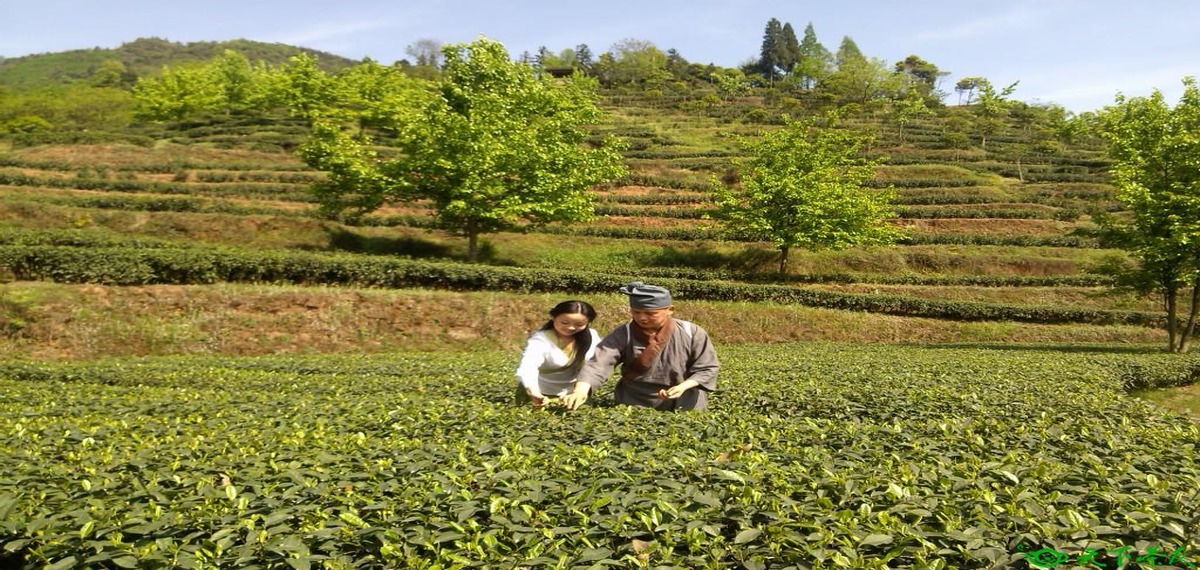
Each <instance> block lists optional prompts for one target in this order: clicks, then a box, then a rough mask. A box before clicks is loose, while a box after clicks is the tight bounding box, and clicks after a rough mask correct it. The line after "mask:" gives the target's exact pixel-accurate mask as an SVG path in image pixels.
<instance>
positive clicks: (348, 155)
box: [301, 38, 624, 260]
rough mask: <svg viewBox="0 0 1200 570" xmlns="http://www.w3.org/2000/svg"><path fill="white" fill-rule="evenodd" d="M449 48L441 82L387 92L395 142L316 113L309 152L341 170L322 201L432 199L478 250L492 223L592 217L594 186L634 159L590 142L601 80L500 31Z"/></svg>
mask: <svg viewBox="0 0 1200 570" xmlns="http://www.w3.org/2000/svg"><path fill="white" fill-rule="evenodd" d="M443 53H444V55H445V62H446V63H445V66H444V68H443V76H442V78H441V79H440V80H439V81H438V82H437V84H436V90H434V91H429V92H423V91H419V90H408V91H406V92H405V94H403V95H401V96H398V97H396V98H394V99H392V98H383V99H381V100H380V101H381V102H380V103H379V106H380V107H381V109H380V110H379V112H377V113H375V115H376V116H378V117H381V118H382V119H384V120H386V124H384V125H382V127H383V128H384V129H385V130H386V131H387V132H388V134H389V135H391V136H392V137H393V138H392V139H391V141H389V145H390V147H391V148H389V149H386V150H384V151H380V150H377V147H376V146H375V145H376V144H379V143H380V142H382V141H377V140H376V138H373V137H371V136H369V133H363V132H361V131H351V130H348V129H347V128H345V126H344V121H339V120H335V117H336V115H326V118H322V119H321V120H318V121H317V122H316V124H315V125H314V128H313V133H312V137H311V139H310V141H309V142H308V143H306V144H305V146H304V147H303V148H302V151H301V156H302V158H303V159H304V161H305V162H306V163H308V164H309V165H310V166H313V167H314V168H317V169H320V170H323V171H326V172H328V173H329V179H328V181H327V182H326V183H325V184H323V185H321V186H320V187H318V189H317V190H318V197H319V198H320V200H321V202H322V204H323V205H324V206H325V207H326V208H327V209H329V210H332V211H340V210H344V209H347V208H350V209H354V210H356V211H357V212H359V213H365V212H369V211H371V210H374V209H376V208H378V207H380V206H382V205H383V204H385V203H389V202H397V201H406V200H414V199H425V200H429V201H431V202H432V204H433V207H434V208H435V210H436V215H437V218H438V220H439V222H440V223H441V224H442V226H443V227H446V228H450V229H453V230H455V231H458V232H460V233H461V234H463V235H465V236H466V237H467V240H468V257H469V258H470V259H471V260H475V259H476V257H477V255H478V250H479V248H478V237H479V236H480V235H481V234H484V233H489V232H495V231H499V230H502V229H507V228H513V227H516V226H518V225H519V224H520V223H522V222H525V223H531V224H545V223H550V222H567V221H576V220H583V219H587V218H588V217H589V216H590V215H591V214H592V198H591V195H590V193H589V192H588V188H589V187H591V186H592V185H593V184H596V183H598V182H602V181H605V180H609V179H611V178H615V177H617V176H619V175H620V174H621V173H622V172H623V170H624V167H623V164H622V158H621V155H620V153H619V152H618V149H616V148H614V147H612V146H601V147H599V148H591V149H589V148H586V147H585V144H584V139H585V137H586V136H587V130H586V129H585V126H586V125H590V124H593V123H595V122H596V121H597V120H598V119H599V117H600V110H599V109H598V108H597V106H596V104H595V102H594V93H593V90H594V81H591V80H588V79H587V78H585V77H583V76H581V75H579V74H576V75H575V76H574V77H572V78H571V79H570V80H569V81H566V82H559V81H556V80H552V79H549V78H545V77H542V76H541V75H540V74H538V73H537V72H536V70H534V69H533V68H532V67H530V66H529V65H526V64H522V63H520V62H514V61H512V60H510V59H509V56H508V53H507V51H506V50H505V49H504V46H502V45H501V44H500V43H498V42H495V41H492V40H488V39H482V38H481V39H479V40H476V41H475V42H472V43H470V44H464V45H449V46H446V47H445V48H444V50H443Z"/></svg>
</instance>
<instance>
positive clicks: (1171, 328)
mask: <svg viewBox="0 0 1200 570" xmlns="http://www.w3.org/2000/svg"><path fill="white" fill-rule="evenodd" d="M1163 296H1164V300H1165V301H1166V304H1167V345H1168V346H1169V347H1170V349H1171V352H1175V351H1176V350H1177V349H1176V346H1175V338H1176V334H1175V332H1176V330H1177V329H1178V326H1176V322H1175V313H1176V310H1177V307H1176V303H1177V302H1178V297H1179V290H1178V288H1176V287H1168V288H1167V289H1166V290H1165V291H1163Z"/></svg>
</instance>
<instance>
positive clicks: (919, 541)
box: [0, 344, 1200, 569]
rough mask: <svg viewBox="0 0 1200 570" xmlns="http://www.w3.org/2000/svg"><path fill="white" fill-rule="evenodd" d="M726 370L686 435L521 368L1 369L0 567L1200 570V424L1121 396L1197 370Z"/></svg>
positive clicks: (816, 356)
mask: <svg viewBox="0 0 1200 570" xmlns="http://www.w3.org/2000/svg"><path fill="white" fill-rule="evenodd" d="M718 349H719V351H720V356H721V358H722V361H723V365H724V366H723V368H722V373H721V379H720V390H719V391H718V393H716V394H715V395H714V396H713V398H712V409H711V410H709V411H707V412H702V413H678V414H675V413H660V412H653V411H650V410H644V409H634V408H628V407H614V406H610V405H608V404H607V402H608V401H610V397H609V393H608V390H610V389H611V385H609V386H606V387H605V389H602V391H601V393H600V394H599V395H598V396H597V397H596V398H594V399H593V401H592V403H589V405H588V406H587V407H586V408H585V409H582V410H579V411H577V412H574V413H567V412H564V411H562V410H561V409H555V408H551V409H547V410H540V411H539V410H532V409H526V408H518V407H516V406H514V405H513V404H511V403H510V397H511V395H512V391H513V379H512V377H511V373H512V369H513V367H514V366H515V363H516V362H515V361H516V358H517V355H516V354H512V353H510V352H505V351H496V352H473V353H436V354H433V353H415V352H414V353H398V354H393V355H388V356H351V355H337V356H294V355H289V356H286V357H285V356H275V357H245V358H231V357H215V356H204V357H157V358H145V359H132V360H131V359H124V360H103V361H92V362H75V363H71V362H57V363H37V362H7V363H0V395H2V397H0V552H2V554H0V566H8V567H18V568H19V567H28V568H42V567H49V568H55V569H61V568H84V567H88V568H116V567H123V568H134V567H138V568H171V567H180V568H218V567H220V568H235V567H236V568H294V569H305V568H472V567H489V568H714V569H716V568H722V569H724V568H749V569H760V568H771V569H782V568H884V567H888V568H892V567H896V568H898V567H906V568H1028V567H1042V568H1045V567H1052V566H1053V565H1059V564H1061V567H1064V568H1065V567H1068V566H1070V565H1073V564H1076V563H1078V564H1080V565H1081V566H1082V565H1085V564H1083V561H1084V560H1090V561H1091V562H1094V563H1095V565H1094V566H1092V567H1105V568H1116V567H1130V568H1132V567H1135V564H1136V560H1137V559H1138V558H1141V560H1142V564H1143V566H1142V567H1147V566H1148V565H1150V564H1151V563H1158V564H1159V565H1161V566H1162V567H1172V566H1171V565H1173V566H1174V567H1179V568H1185V567H1194V566H1195V565H1198V564H1200V539H1198V538H1197V537H1198V536H1200V467H1198V466H1197V459H1198V458H1200V457H1198V456H1200V451H1198V446H1200V427H1198V426H1197V425H1196V424H1194V423H1192V422H1190V421H1188V420H1187V419H1185V418H1183V417H1180V416H1176V415H1173V414H1171V413H1168V412H1166V411H1164V410H1162V409H1160V408H1156V407H1154V406H1152V405H1150V404H1147V403H1145V402H1142V401H1140V400H1137V399H1134V398H1132V397H1129V396H1127V395H1126V393H1125V391H1126V390H1127V389H1129V388H1133V387H1139V386H1160V385H1172V384H1178V383H1183V382H1188V381H1191V379H1192V377H1193V376H1194V375H1195V374H1196V372H1197V370H1198V369H1200V368H1198V366H1197V365H1198V363H1200V361H1197V360H1196V359H1195V358H1194V357H1191V358H1188V357H1173V356H1168V355H1163V354H1160V353H1149V352H1139V351H1137V350H1132V349H1131V350H1128V351H1121V350H1118V349H1111V348H1109V349H1099V348H1097V349H1087V348H1086V347H1077V348H1074V349H1069V350H1068V349H1059V350H1054V349H1045V348H1043V349H1032V348H1021V347H1016V346H1009V347H1004V348H981V347H974V348H971V347H943V348H938V347H925V348H916V347H902V346H894V345H893V346H888V345H869V346H851V345H842V344H780V345H769V346H766V345H739V346H726V347H718ZM1068 561H1070V562H1068Z"/></svg>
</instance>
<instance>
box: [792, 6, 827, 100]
mask: <svg viewBox="0 0 1200 570" xmlns="http://www.w3.org/2000/svg"><path fill="white" fill-rule="evenodd" d="M832 69H833V54H832V53H830V52H829V50H828V49H825V46H823V45H821V42H819V41H817V32H816V31H815V30H814V29H813V25H812V23H811V22H810V23H809V24H808V25H807V26H805V27H804V39H803V40H801V41H800V46H799V52H798V57H797V59H796V65H795V67H793V68H792V74H793V76H795V77H796V79H797V82H798V83H799V85H800V87H801V88H803V89H813V88H815V87H816V86H817V85H818V84H819V83H820V82H821V81H823V80H824V79H825V78H826V77H828V76H829V73H830V71H831V70H832Z"/></svg>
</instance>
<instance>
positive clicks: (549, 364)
mask: <svg viewBox="0 0 1200 570" xmlns="http://www.w3.org/2000/svg"><path fill="white" fill-rule="evenodd" d="M588 332H589V333H590V334H591V335H592V344H591V346H589V347H588V350H587V353H585V354H584V355H583V360H585V361H586V360H587V359H589V358H591V357H592V355H593V354H594V353H595V352H596V345H598V344H600V333H598V332H596V329H592V328H589V329H588ZM557 338H558V336H557V335H556V334H555V332H554V329H546V330H539V331H535V332H534V333H533V334H531V335H529V340H527V341H526V342H525V352H524V353H523V354H522V355H521V364H519V365H518V366H517V379H518V380H519V381H520V383H521V386H524V387H525V388H527V389H533V388H536V389H537V391H538V393H540V394H542V395H543V396H564V395H566V394H569V393H570V392H571V390H572V389H574V383H575V371H574V370H571V369H563V367H564V366H566V365H567V362H569V361H570V358H568V357H567V353H565V352H563V351H562V349H561V348H559V347H558V340H557Z"/></svg>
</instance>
